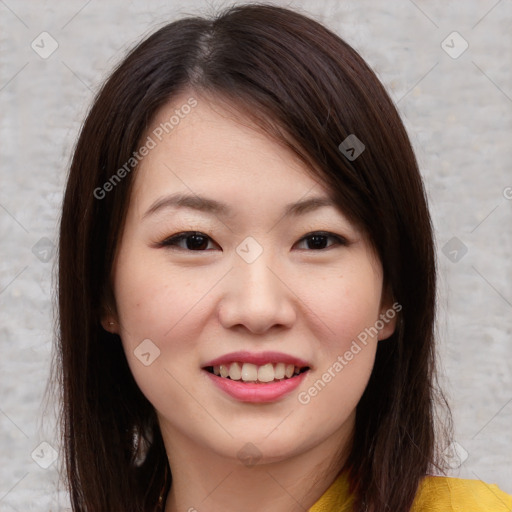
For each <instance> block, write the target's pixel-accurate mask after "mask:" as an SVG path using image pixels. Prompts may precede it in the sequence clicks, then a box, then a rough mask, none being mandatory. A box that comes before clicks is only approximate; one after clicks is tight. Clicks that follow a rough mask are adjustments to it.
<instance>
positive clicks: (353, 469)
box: [58, 4, 444, 512]
mask: <svg viewBox="0 0 512 512" xmlns="http://www.w3.org/2000/svg"><path fill="white" fill-rule="evenodd" d="M188 88H190V89H191V90H195V91H198V92H199V93H206V94H208V93H209V94H211V95H213V96H222V97H224V98H226V99H227V100H228V101H229V102H230V103H231V104H233V105H239V106H241V107H242V108H245V109H246V111H247V112H248V113H249V115H251V116H252V117H253V118H254V119H256V120H257V122H258V123H259V124H260V126H261V127H262V128H263V129H265V130H266V132H267V133H269V134H270V135H271V136H272V137H274V138H275V139H276V140H279V141H281V142H282V143H284V144H286V145H287V146H288V147H290V148H291V149H292V150H293V151H295V152H296V153H297V154H298V155H299V156H300V157H301V158H302V159H303V160H304V161H306V162H308V163H309V165H310V167H311V169H312V172H313V173H315V175H316V177H317V179H319V180H320V181H322V182H323V183H325V184H326V185H327V187H328V188H329V190H330V191H331V192H332V195H333V197H334V198H335V200H336V201H337V203H338V204H339V205H340V207H341V208H342V209H343V210H344V211H345V212H346V213H347V215H348V216H349V217H350V218H351V219H352V220H354V221H356V222H357V223H358V224H359V225H360V226H362V227H363V229H364V231H365V233H366V234H367V235H368V237H369V239H370V240H371V242H372V245H373V246H374V247H375V249H376V251H377V253H378V255H379V257H380V260H381V262H382V266H383V269H384V278H385V281H386V283H387V284H389V286H390V288H391V289H392V293H393V297H394V299H395V300H396V301H397V302H399V303H400V305H402V307H403V309H402V311H401V312H400V321H399V322H398V324H397V329H396V331H395V333H394V334H393V335H392V336H391V338H389V339H388V340H386V341H381V342H379V344H378V350H377V355H376V361H375V366H374V369H373V373H372V375H371V378H370V381H369V383H368V386H367V388H366V390H365V392H364V394H363V396H362V398H361V400H360V402H359V404H358V406H357V415H356V428H355V432H354V438H353V445H352V447H351V452H350V456H349V459H348V462H347V465H346V467H347V468H348V470H349V477H350V482H351V488H352V491H353V493H354V496H355V504H354V511H356V512H361V511H363V510H366V511H368V512H377V511H378V512H383V511H386V510H390V511H393V512H406V511H408V510H410V507H411V504H412V501H413V499H414V496H415V494H416V492H417V488H418V484H419V482H420V480H421V478H422V477H424V476H425V475H426V474H427V473H428V472H429V471H431V470H432V469H433V468H434V467H435V465H436V462H435V430H436V429H435V422H434V416H435V410H434V408H435V404H436V403H440V402H442V401H443V400H444V399H443V396H442V394H441V393H440V392H439V393H438V392H436V389H437V387H436V383H435V364H434V363H435V359H434V317H435V294H436V269H435V257H434V245H433V237H432V228H431V222H430V217H429V212H428V208H427V202H426V198H425V192H424V188H423V184H422V180H421V177H420V174H419V170H418V165H417V162H416V159H415V156H414V153H413V150H412V147H411V144H410V141H409V139H408V136H407V134H406V131H405V129H404V127H403V124H402V122H401V120H400V117H399V115H398V113H397V110H396V108H395V107H394V105H393V103H392V101H391V100H390V98H389V96H388V95H387V93H386V91H385V89H384V88H383V86H382V85H381V83H380V82H379V80H378V78H377V77H376V75H375V74H374V73H373V71H372V70H371V69H370V68H369V67H368V65H367V64H366V63H365V62H364V60H363V59H362V58H361V57H360V56H359V54H358V53H357V52H356V51H355V50H354V49H352V48H351V47H350V46H349V45H348V44H347V43H345V42H344V41H343V40H342V39H340V38H339V37H338V36H337V35H335V34H334V33H332V32H331V31H329V30H328V29H326V28H325V27H323V26H322V25H321V24H319V23H317V22H316V21H313V20H312V19H310V18H308V17H306V16H303V15H301V14H298V13H295V12H292V11H290V10H288V9H284V8H280V7H275V6H270V5H255V4H253V5H245V6H238V7H232V8H229V9H227V10H226V11H224V12H223V13H221V14H220V15H218V16H216V17H214V18H212V19H204V18H199V17H192V18H186V19H181V20H179V21H176V22H173V23H170V24H168V25H166V26H164V27H163V28H161V29H160V30H158V31H157V32H156V33H154V34H153V35H151V36H150V37H148V38H147V39H146V40H144V41H143V42H141V43H140V44H139V45H138V46H137V47H135V48H134V49H133V50H132V51H131V52H130V53H129V55H128V56H127V57H126V58H125V59H124V60H123V62H122V63H121V64H120V65H119V66H118V67H117V69H115V70H114V72H113V73H112V75H111V76H110V78H109V79H108V80H107V81H106V83H105V84H104V85H103V87H102V89H101V90H100V92H99V93H98V94H97V96H96V98H95V101H94V103H93V105H92V108H91V110H90V112H89V114H88V116H87V118H86V120H85V123H84V125H83V127H82V130H81V133H80V136H79V139H78V142H77V145H76V148H75V151H74V156H73V160H72V164H71V168H70V173H69V178H68V182H67V187H66V191H65V197H64V203H63V209H62V219H61V226H60V245H59V289H58V293H59V295H58V300H59V305H58V307H59V315H60V316H59V320H60V333H59V337H58V355H59V358H58V363H59V385H60V388H61V391H62V416H61V417H62V429H63V441H64V445H65V458H66V468H67V479H68V482H69V485H70V493H71V502H72V506H73V510H74V511H75V512H76V511H89V512H91V511H93V512H96V511H104V510H124V511H134V512H135V511H141V512H142V511H144V512H149V511H151V510H154V507H155V504H156V503H157V501H158V496H159V493H160V491H161V489H162V486H164V487H165V489H166V490H168V489H169V486H170V483H171V478H168V479H166V478H165V474H166V473H169V474H170V468H169V465H168V461H167V457H166V453H165V448H164V445H163V440H162V437H161V433H160V429H159V426H158V423H157V421H156V415H155V412H154V409H153V407H152V405H151V404H150V403H149V402H148V400H147V399H146V398H145V397H144V395H143V394H142V392H141V391H140V390H139V388H138V386H137V384H136V383H135V381H134V379H133V377H132V374H131V372H130V370H129V367H128V364H127V361H126V357H125V355H124V352H123V349H122V345H121V343H120V342H119V339H118V337H117V335H113V334H110V333H108V332H106V331H105V330H104V329H103V328H102V327H101V324H100V317H101V314H102V308H103V307H104V305H105V304H110V305H112V307H114V308H115V302H114V300H113V296H112V290H111V286H110V273H111V269H112V265H113V261H114V255H115V251H116V246H117V242H118V239H119V236H120V233H121V232H122V228H123V222H124V218H125V213H126V209H127V204H128V198H129V194H130V189H131V184H132V182H133V174H134V172H136V170H134V171H132V172H128V173H126V176H125V177H124V178H123V179H122V180H121V181H120V182H119V183H117V184H116V186H114V187H112V190H111V191H109V193H108V194H105V195H104V197H103V198H101V199H98V198H97V197H96V196H97V194H95V190H98V188H99V187H102V186H103V184H104V183H106V182H107V181H108V180H109V179H110V178H111V177H112V176H113V175H114V174H115V173H116V172H117V170H118V169H119V168H120V167H121V166H122V165H123V164H124V163H125V162H127V161H129V159H130V158H131V157H132V155H133V152H134V151H136V150H137V148H138V145H139V144H140V141H141V137H143V134H144V132H145V130H146V129H147V127H148V125H149V124H150V122H151V120H152V118H153V117H154V115H155V114H156V112H157V111H158V110H159V108H160V107H162V106H163V105H164V104H165V103H167V102H168V101H169V100H170V99H171V98H172V97H174V96H176V95H177V94H178V93H180V92H181V91H183V90H186V89H188ZM351 134H355V135H356V136H357V137H358V138H359V139H360V140H361V141H362V142H363V144H364V145H365V150H364V152H363V153H362V154H361V155H360V156H359V157H358V158H356V159H355V160H350V159H349V158H347V157H346V155H345V154H343V153H342V152H341V151H340V150H339V149H338V146H339V145H340V143H341V142H342V141H343V140H345V139H346V138H347V137H348V136H349V135H351ZM144 447H145V448H144ZM341 469H342V468H341V467H340V470H341Z"/></svg>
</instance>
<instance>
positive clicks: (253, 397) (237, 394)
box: [203, 370, 309, 403]
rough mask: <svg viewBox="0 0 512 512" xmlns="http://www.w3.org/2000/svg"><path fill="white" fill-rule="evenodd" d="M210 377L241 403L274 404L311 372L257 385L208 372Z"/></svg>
mask: <svg viewBox="0 0 512 512" xmlns="http://www.w3.org/2000/svg"><path fill="white" fill-rule="evenodd" d="M203 371H204V372H206V374H207V375H208V377H210V379H211V380H212V382H213V383H214V384H215V385H216V386H217V387H218V388H220V389H221V390H222V391H224V392H225V393H227V394H228V395H230V396H232V397H233V398H236V399H237V400H239V401H241V402H254V403H260V402H274V401H276V400H278V399H279V398H282V397H283V396H285V395H287V394H288V393H290V392H291V391H293V390H294V389H296V388H297V387H298V386H299V384H300V383H301V382H302V381H303V380H304V378H305V377H306V374H307V373H308V372H309V370H307V371H305V372H302V373H300V374H299V375H296V376H295V377H290V378H289V379H284V380H280V381H276V382H268V383H257V382H243V381H241V380H231V379H228V378H224V377H218V376H217V375H215V374H213V373H210V372H208V371H206V370H203Z"/></svg>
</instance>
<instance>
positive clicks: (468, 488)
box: [412, 476, 512, 512]
mask: <svg viewBox="0 0 512 512" xmlns="http://www.w3.org/2000/svg"><path fill="white" fill-rule="evenodd" d="M511 511H512V496H511V495H510V494H507V493H506V492H503V491H502V490H501V489H500V488H499V487H498V486H497V485H495V484H487V483H485V482H482V481H481V480H466V479H462V478H451V477H442V476H426V477H425V478H424V479H423V480H422V482H421V483H420V487H419V489H418V493H417V495H416V499H415V500H414V504H413V508H412V512H511Z"/></svg>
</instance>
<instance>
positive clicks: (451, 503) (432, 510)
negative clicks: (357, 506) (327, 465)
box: [309, 473, 512, 512]
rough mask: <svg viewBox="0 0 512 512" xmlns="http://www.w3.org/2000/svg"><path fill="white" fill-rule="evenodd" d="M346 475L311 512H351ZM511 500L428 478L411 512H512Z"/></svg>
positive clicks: (489, 487)
mask: <svg viewBox="0 0 512 512" xmlns="http://www.w3.org/2000/svg"><path fill="white" fill-rule="evenodd" d="M351 503H352V498H351V497H350V496H349V490H348V481H347V478H346V473H342V474H341V475H340V476H339V477H338V478H337V479H336V480H335V481H334V482H333V484H332V485H331V486H330V487H329V488H328V489H327V491H325V493H324V494H323V496H322V497H321V498H320V499H319V500H318V501H317V502H316V503H315V504H314V505H313V506H312V507H311V508H310V509H309V512H350V506H351ZM511 511H512V496H511V495H510V494H507V493H505V492H503V491H502V490H501V489H500V488H499V487H498V486H497V485H495V484H486V483H484V482H482V481H480V480H464V479H461V478H447V477H442V476H427V477H426V478H424V479H423V480H422V482H421V483H420V487H419V489H418V493H417V495H416V498H415V500H414V503H413V506H412V509H411V512H511Z"/></svg>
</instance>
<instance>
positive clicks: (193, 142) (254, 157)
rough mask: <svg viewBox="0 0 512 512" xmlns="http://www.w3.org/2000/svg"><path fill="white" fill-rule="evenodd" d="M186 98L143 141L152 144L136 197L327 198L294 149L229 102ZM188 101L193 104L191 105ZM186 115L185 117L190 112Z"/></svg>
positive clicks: (160, 116)
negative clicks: (174, 194)
mask: <svg viewBox="0 0 512 512" xmlns="http://www.w3.org/2000/svg"><path fill="white" fill-rule="evenodd" d="M190 98H191V94H190V93H188V94H182V95H180V96H178V97H176V98H174V99H173V100H172V101H171V102H169V103H168V104H166V105H165V106H164V107H162V108H161V109H160V110H159V111H158V112H157V114H156V116H155V117H154V119H153V120H152V122H151V124H150V126H149V127H148V129H147V131H146V133H145V135H144V137H143V139H142V140H143V141H147V142H149V144H148V145H151V146H152V149H150V150H149V152H148V153H147V155H146V156H144V158H143V159H142V160H141V162H140V164H139V165H138V167H137V171H136V173H135V184H134V195H135V196H136V197H135V199H137V200H138V201H139V200H142V201H143V202H144V203H146V202H147V199H148V198H149V197H150V196H151V197H154V196H156V195H159V194H161V193H163V192H164V190H165V191H167V192H176V191H182V192H188V194H190V195H194V194H196V195H208V196H212V195H218V194H219V195H220V196H224V197H231V198H237V199H238V200H242V199H243V198H245V199H246V200H247V199H249V198H254V197H255V196H258V195H260V196H261V195H262V194H264V195H265V196H272V197H273V200H274V201H276V202H286V203H290V202H292V201H298V200H299V199H300V198H302V197H303V196H305V195H306V194H309V195H311V194H312V193H314V195H315V196H327V195H328V192H329V191H328V189H327V188H326V186H325V184H323V183H322V182H321V181H320V177H319V176H318V175H317V174H316V173H315V172H314V170H313V169H312V168H311V167H308V166H307V165H306V164H305V163H304V162H303V161H302V160H301V159H300V158H299V157H298V156H297V155H296V154H295V153H294V152H293V151H292V150H291V149H290V148H287V147H285V146H284V144H282V143H281V142H278V141H276V140H275V139H274V138H272V137H270V136H269V135H268V134H266V133H264V132H263V130H262V129H261V128H260V127H258V126H256V125H255V123H254V122H253V121H251V119H250V118H249V117H247V116H243V115H241V114H240V113H239V112H237V111H236V110H235V109H233V108H229V106H228V105H226V103H225V102H222V101H218V102H217V101H212V100H211V99H207V98H205V97H203V96H197V95H194V96H193V99H194V102H195V106H194V107H193V108H184V107H183V106H184V105H187V104H188V103H190V101H189V100H190ZM187 102H188V103H187ZM185 112H186V113H185Z"/></svg>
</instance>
